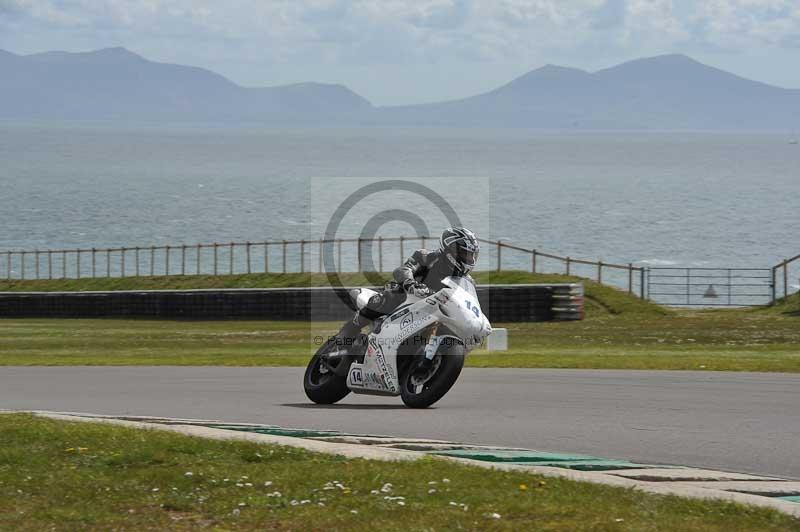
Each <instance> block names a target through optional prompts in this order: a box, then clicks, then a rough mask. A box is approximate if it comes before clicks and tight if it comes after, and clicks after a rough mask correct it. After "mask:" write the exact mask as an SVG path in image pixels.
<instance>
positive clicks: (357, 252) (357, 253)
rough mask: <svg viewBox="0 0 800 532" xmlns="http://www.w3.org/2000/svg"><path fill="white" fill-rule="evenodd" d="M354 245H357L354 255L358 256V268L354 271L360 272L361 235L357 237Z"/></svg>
mask: <svg viewBox="0 0 800 532" xmlns="http://www.w3.org/2000/svg"><path fill="white" fill-rule="evenodd" d="M356 245H357V246H358V250H357V251H356V257H358V268H357V270H356V271H358V272H359V273H361V237H358V241H357V242H356Z"/></svg>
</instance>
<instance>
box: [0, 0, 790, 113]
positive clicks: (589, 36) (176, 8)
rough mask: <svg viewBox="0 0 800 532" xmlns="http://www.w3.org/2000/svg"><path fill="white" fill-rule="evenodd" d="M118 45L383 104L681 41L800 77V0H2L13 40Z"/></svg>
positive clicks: (68, 46) (775, 79)
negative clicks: (323, 86) (317, 84)
mask: <svg viewBox="0 0 800 532" xmlns="http://www.w3.org/2000/svg"><path fill="white" fill-rule="evenodd" d="M110 46H124V47H127V48H129V49H131V50H132V51H134V52H137V53H139V54H141V55H144V56H145V57H147V58H149V59H153V60H158V61H166V62H175V63H183V64H191V65H197V66H203V67H206V68H209V69H212V70H214V71H216V72H219V73H221V74H223V75H225V76H227V77H229V78H231V79H232V80H233V81H235V82H237V83H240V84H242V85H248V86H259V85H275V84H282V83H290V82H295V81H324V82H335V83H343V84H345V85H347V86H349V87H351V88H352V89H354V90H355V91H356V92H358V93H360V94H362V95H363V96H365V97H367V98H368V99H370V100H371V101H372V102H373V103H376V104H398V103H417V102H421V101H431V100H441V99H448V98H454V97H461V96H467V95H472V94H475V93H477V92H481V91H484V90H488V89H491V88H494V87H496V86H498V85H500V84H503V83H505V82H507V81H509V80H510V79H512V78H514V77H516V76H518V75H520V74H523V73H524V72H526V71H528V70H531V69H533V68H536V67H539V66H542V65H544V64H546V63H555V64H562V65H569V66H576V67H580V68H585V69H589V70H595V69H598V68H603V67H606V66H611V65H613V64H615V63H618V62H621V61H625V60H628V59H632V58H636V57H641V56H645V55H657V54H661V53H669V52H681V53H686V54H688V55H691V56H692V57H694V58H696V59H698V60H700V61H703V62H706V63H709V64H712V65H714V66H718V67H720V68H723V69H726V70H730V71H732V72H735V73H737V74H740V75H743V76H746V77H750V78H754V79H758V80H761V81H766V82H768V83H773V84H776V85H780V86H784V87H800V0H696V1H691V0H419V1H411V0H352V1H347V0H262V1H255V0H225V1H221V0H216V1H212V0H0V48H2V49H6V50H9V51H12V52H15V53H24V54H27V53H34V52H41V51H46V50H69V51H85V50H91V49H96V48H103V47H110Z"/></svg>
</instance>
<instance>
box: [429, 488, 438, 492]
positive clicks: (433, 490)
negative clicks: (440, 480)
mask: <svg viewBox="0 0 800 532" xmlns="http://www.w3.org/2000/svg"><path fill="white" fill-rule="evenodd" d="M428 493H436V490H435V489H433V488H431V489H429V490H428Z"/></svg>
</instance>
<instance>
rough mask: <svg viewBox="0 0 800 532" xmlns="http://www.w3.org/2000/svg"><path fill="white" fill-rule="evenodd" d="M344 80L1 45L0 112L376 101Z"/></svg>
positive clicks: (276, 116) (185, 114) (172, 111)
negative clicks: (262, 77) (245, 79)
mask: <svg viewBox="0 0 800 532" xmlns="http://www.w3.org/2000/svg"><path fill="white" fill-rule="evenodd" d="M371 108H372V106H371V104H370V103H369V102H368V101H367V100H365V99H364V98H362V97H360V96H358V95H357V94H355V93H354V92H352V91H350V90H349V89H347V88H346V87H343V86H341V85H325V84H321V83H298V84H294V85H285V86H279V87H268V88H257V89H251V88H245V87H240V86H239V85H236V84H235V83H233V82H231V81H230V80H228V79H226V78H224V77H222V76H220V75H219V74H215V73H214V72H210V71H208V70H205V69H202V68H196V67H188V66H182V65H171V64H165V63H156V62H153V61H148V60H147V59H144V58H143V57H141V56H138V55H136V54H134V53H132V52H129V51H128V50H125V49H124V48H108V49H104V50H98V51H95V52H88V53H66V52H47V53H42V54H35V55H29V56H18V55H14V54H11V53H8V52H3V53H0V118H12V119H13V118H16V119H48V120H51V119H52V120H62V119H66V120H74V119H79V120H145V121H165V122H169V121H187V120H191V121H221V122H231V121H233V122H251V121H252V122H277V123H312V124H313V123H326V122H329V121H334V120H337V119H339V118H340V117H341V116H342V115H344V116H349V115H351V114H352V113H354V112H359V111H363V110H366V109H371Z"/></svg>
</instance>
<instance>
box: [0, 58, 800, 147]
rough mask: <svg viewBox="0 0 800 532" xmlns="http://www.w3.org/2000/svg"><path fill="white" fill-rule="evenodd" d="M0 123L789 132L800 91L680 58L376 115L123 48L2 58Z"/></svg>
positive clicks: (334, 92) (323, 87)
mask: <svg viewBox="0 0 800 532" xmlns="http://www.w3.org/2000/svg"><path fill="white" fill-rule="evenodd" d="M476 75H477V74H476ZM309 77H313V73H309ZM421 82H424V80H422V81H421ZM0 119H11V120H30V119H33V120H106V121H119V122H124V121H131V120H135V121H150V122H161V123H163V122H213V123H234V124H239V123H258V124H270V125H273V124H277V125H362V126H363V125H372V126H446V127H522V128H543V129H573V130H592V129H594V130H601V129H634V130H637V129H638V130H641V129H653V130H669V129H695V130H748V129H750V130H763V129H771V130H780V131H783V132H788V131H789V130H792V129H796V128H797V127H798V124H800V90H794V89H783V88H779V87H774V86H770V85H767V84H764V83H759V82H756V81H751V80H748V79H744V78H741V77H739V76H735V75H733V74H730V73H728V72H724V71H722V70H719V69H717V68H713V67H710V66H707V65H704V64H702V63H699V62H697V61H695V60H693V59H691V58H689V57H686V56H684V55H677V54H672V55H663V56H658V57H651V58H644V59H637V60H634V61H629V62H626V63H623V64H620V65H617V66H614V67H611V68H607V69H604V70H600V71H598V72H593V73H592V72H586V71H583V70H579V69H576V68H567V67H562V66H555V65H547V66H544V67H542V68H538V69H536V70H532V71H530V72H528V73H526V74H524V75H522V76H520V77H518V78H516V79H514V80H512V81H511V82H509V83H507V84H505V85H503V86H501V87H498V88H496V89H494V90H492V91H489V92H486V93H484V94H479V95H476V96H472V97H469V98H464V99H460V100H452V101H445V102H439V103H430V104H423V105H407V106H394V107H377V108H376V107H373V106H372V105H371V104H370V102H368V101H367V100H366V99H364V98H362V97H361V96H359V95H357V94H356V93H354V92H353V91H351V90H350V89H348V88H347V87H345V86H342V85H330V84H323V83H297V84H292V85H283V86H277V87H264V88H245V87H241V86H239V85H237V84H235V83H233V82H232V81H230V80H228V79H227V78H225V77H223V76H220V75H219V74H215V73H214V72H211V71H209V70H206V69H203V68H197V67H190V66H183V65H174V64H166V63H158V62H154V61H149V60H147V59H145V58H143V57H141V56H139V55H136V54H134V53H132V52H130V51H128V50H126V49H124V48H108V49H103V50H97V51H94V52H86V53H67V52H47V53H41V54H33V55H27V56H21V55H15V54H12V53H9V52H3V51H0Z"/></svg>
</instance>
